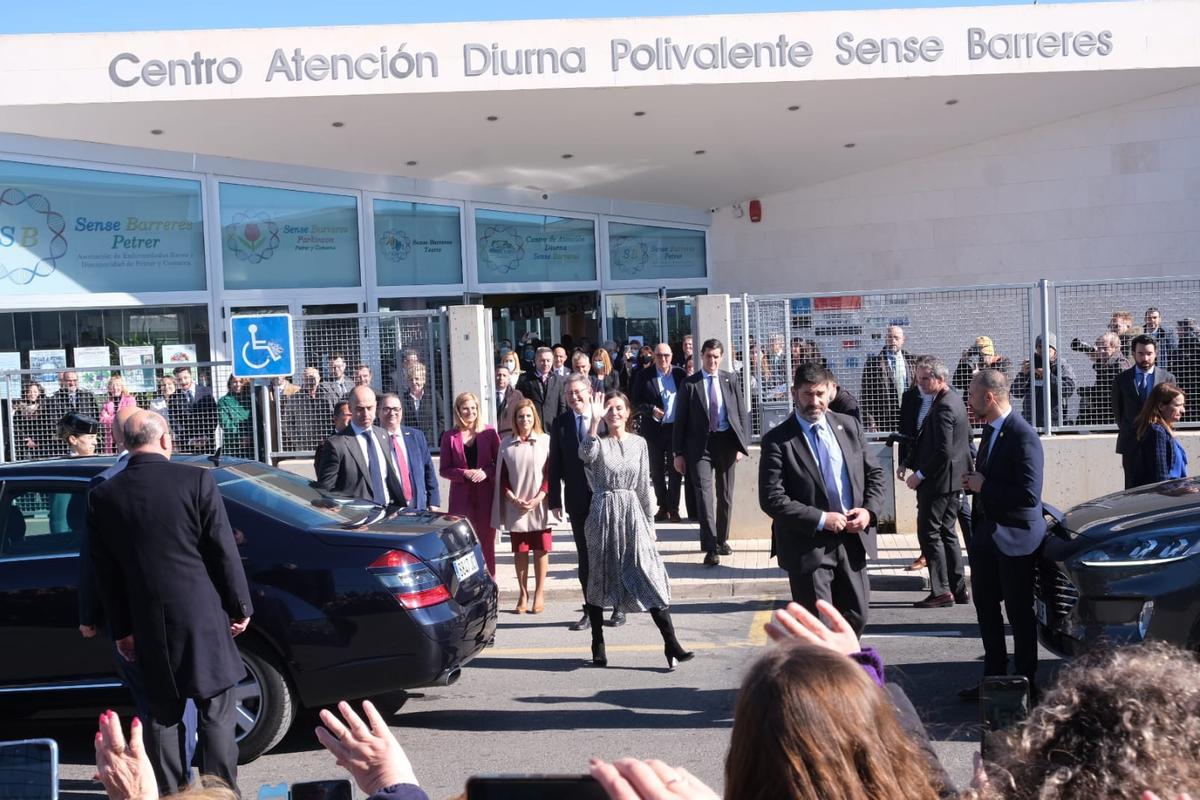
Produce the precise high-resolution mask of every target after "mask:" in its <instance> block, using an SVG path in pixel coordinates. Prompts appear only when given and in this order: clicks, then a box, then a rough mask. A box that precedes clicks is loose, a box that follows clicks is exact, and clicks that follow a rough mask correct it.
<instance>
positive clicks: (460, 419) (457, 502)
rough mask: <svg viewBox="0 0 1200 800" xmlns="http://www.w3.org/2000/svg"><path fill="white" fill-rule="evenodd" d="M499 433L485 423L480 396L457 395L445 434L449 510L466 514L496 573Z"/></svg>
mask: <svg viewBox="0 0 1200 800" xmlns="http://www.w3.org/2000/svg"><path fill="white" fill-rule="evenodd" d="M499 452H500V435H499V434H498V433H496V430H495V429H494V428H493V427H492V426H491V425H484V424H483V418H482V417H481V416H480V415H479V398H478V397H476V396H475V395H474V394H472V393H471V392H463V393H462V394H460V395H459V396H458V397H456V398H454V428H452V429H449V430H447V431H446V432H445V433H443V434H442V452H441V454H440V458H441V467H440V468H439V470H438V471H439V472H440V473H441V475H442V477H443V478H445V479H447V480H448V481H450V505H449V508H448V511H449V513H451V514H455V515H458V516H461V517H466V518H467V519H468V520H470V521H471V527H472V528H474V529H475V536H476V537H477V538H478V539H479V543H480V544H481V545H482V546H483V560H484V561H485V562H486V563H487V570H488V572H489V573H491V575H492V577H493V578H494V577H496V529H495V528H493V527H492V503H493V501H494V500H495V497H496V484H495V480H496V456H497V454H498V453H499Z"/></svg>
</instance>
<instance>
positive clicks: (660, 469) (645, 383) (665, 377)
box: [630, 342, 687, 522]
mask: <svg viewBox="0 0 1200 800" xmlns="http://www.w3.org/2000/svg"><path fill="white" fill-rule="evenodd" d="M686 379H687V376H686V375H685V374H684V372H683V368H682V367H673V366H671V346H670V345H669V344H667V343H666V342H659V343H658V344H657V345H655V347H654V367H653V368H652V369H643V370H639V371H638V380H637V381H635V382H634V384H633V386H632V392H631V394H632V395H633V396H632V397H631V398H630V400H631V401H632V402H633V407H634V408H635V409H637V412H638V413H639V414H640V415H641V420H642V427H641V433H642V436H643V437H645V439H646V449H647V450H648V451H649V452H650V480H651V481H652V482H653V483H654V495H655V498H656V499H657V500H658V513H657V514H655V515H654V521H655V522H663V521H665V520H670V521H671V522H679V521H680V517H679V491H680V482H681V481H682V480H683V476H682V475H680V474H679V473H678V472H676V471H675V468H674V465H673V464H672V463H671V462H672V461H673V458H672V447H674V441H673V439H674V435H675V416H676V408H677V406H678V403H677V400H678V398H679V391H680V390H681V389H682V388H683V382H684V381H685V380H686Z"/></svg>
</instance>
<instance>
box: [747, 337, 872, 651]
mask: <svg viewBox="0 0 1200 800" xmlns="http://www.w3.org/2000/svg"><path fill="white" fill-rule="evenodd" d="M833 383H834V381H833V375H832V374H831V373H830V372H829V370H827V369H826V368H825V367H823V366H821V364H820V363H818V362H815V361H809V362H806V363H804V364H801V365H800V366H799V367H797V369H796V374H795V377H794V380H793V381H792V399H793V400H794V401H795V405H796V412H795V413H794V414H792V415H791V416H789V417H788V418H787V419H786V420H784V421H783V422H781V423H780V424H779V425H777V426H776V427H774V428H773V429H771V431H769V432H768V433H767V434H766V435H765V436H763V439H762V456H761V460H760V461H759V469H758V504H759V506H760V507H761V508H762V510H763V511H764V512H765V513H766V514H767V516H769V517H770V518H771V553H772V555H774V556H776V557H777V558H778V559H779V566H780V567H781V568H783V569H784V570H786V571H787V574H788V581H789V583H790V584H791V590H792V599H793V600H795V601H796V602H797V603H799V604H800V605H802V606H804V607H805V608H807V609H808V610H809V611H811V612H812V613H814V614H816V613H817V601H818V600H825V601H826V602H829V603H832V604H833V605H834V607H835V608H837V610H838V611H840V612H841V613H842V616H844V617H845V618H846V620H847V621H848V622H849V623H850V625H851V626H852V627H853V628H854V632H855V633H856V634H860V635H861V633H862V630H863V628H864V627H865V626H866V624H867V608H868V606H869V601H870V585H869V584H868V581H867V560H868V558H870V557H873V556H874V555H875V550H876V545H875V530H874V529H875V525H876V522H877V520H878V517H879V511H880V509H881V507H882V503H883V486H884V478H883V468H882V467H880V466H879V464H878V463H877V462H876V461H875V459H874V458H873V457H872V456H871V454H870V452H869V451H868V450H867V443H866V437H865V436H864V435H863V430H862V426H861V425H860V424H859V422H858V420H856V419H855V418H854V417H851V416H848V415H845V414H838V413H835V412H833V411H830V410H829V401H830V398H831V397H832V393H833Z"/></svg>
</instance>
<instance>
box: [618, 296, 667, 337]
mask: <svg viewBox="0 0 1200 800" xmlns="http://www.w3.org/2000/svg"><path fill="white" fill-rule="evenodd" d="M604 319H605V324H606V329H607V331H608V338H609V339H612V340H613V341H614V342H616V343H617V345H618V347H620V346H622V345H624V344H626V343H627V342H629V341H630V340H631V339H632V340H634V341H637V342H639V343H640V344H645V345H650V346H651V347H653V346H654V345H656V344H658V343H659V342H660V341H662V338H661V337H662V304H661V303H660V301H659V298H658V292H646V293H631V294H610V295H607V296H605V298H604Z"/></svg>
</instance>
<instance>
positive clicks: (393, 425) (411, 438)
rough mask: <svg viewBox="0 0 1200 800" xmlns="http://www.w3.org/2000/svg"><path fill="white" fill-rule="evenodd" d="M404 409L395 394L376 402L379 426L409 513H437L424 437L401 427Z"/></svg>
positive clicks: (437, 499)
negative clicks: (385, 435)
mask: <svg viewBox="0 0 1200 800" xmlns="http://www.w3.org/2000/svg"><path fill="white" fill-rule="evenodd" d="M403 421H404V406H403V404H402V403H401V401H400V397H399V396H398V395H394V394H391V393H388V394H385V395H383V396H382V397H381V398H380V399H379V424H380V427H382V428H383V430H384V432H385V433H386V434H387V440H388V444H389V445H390V448H389V449H390V452H389V456H390V458H391V460H392V464H393V466H394V467H395V469H396V474H397V475H399V476H400V483H401V485H402V486H403V487H404V496H405V497H407V498H408V505H407V506H405V508H406V509H408V510H409V511H440V510H441V509H440V508H439V506H440V505H441V492H440V490H439V488H438V474H437V470H435V469H434V468H433V458H431V457H430V455H429V443H428V442H427V441H426V440H425V434H423V433H421V431H419V430H417V429H416V428H410V427H409V426H407V425H401V424H400V423H401V422H403Z"/></svg>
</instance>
